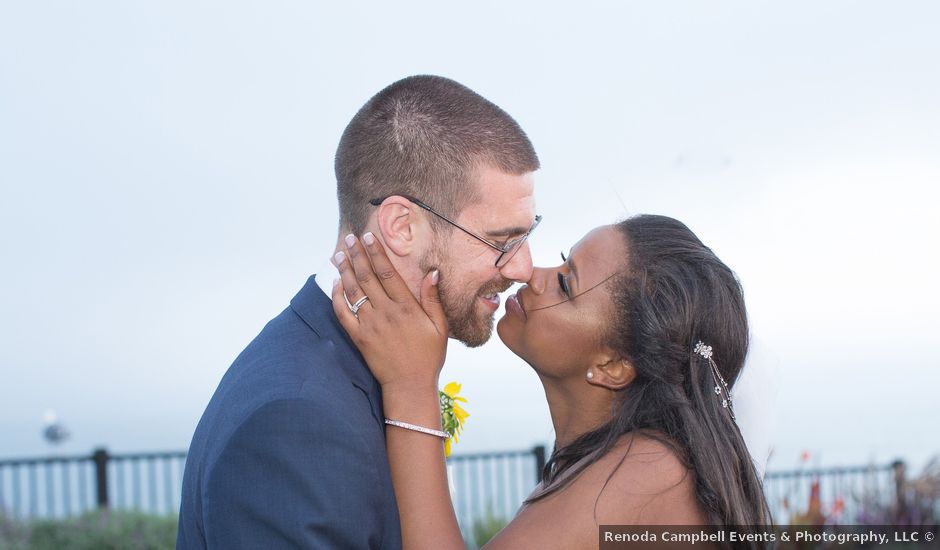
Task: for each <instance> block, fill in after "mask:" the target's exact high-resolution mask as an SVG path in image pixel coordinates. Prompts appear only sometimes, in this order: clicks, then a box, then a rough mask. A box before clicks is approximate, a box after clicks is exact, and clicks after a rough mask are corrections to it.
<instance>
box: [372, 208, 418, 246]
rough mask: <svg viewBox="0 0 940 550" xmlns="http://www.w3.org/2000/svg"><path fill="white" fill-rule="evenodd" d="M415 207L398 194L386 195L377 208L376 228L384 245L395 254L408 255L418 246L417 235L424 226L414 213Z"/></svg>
mask: <svg viewBox="0 0 940 550" xmlns="http://www.w3.org/2000/svg"><path fill="white" fill-rule="evenodd" d="M417 209H418V207H417V206H415V205H414V204H412V203H411V201H409V200H408V199H406V198H404V197H400V196H398V195H392V196H391V197H388V198H387V199H385V200H384V201H382V204H380V205H379V206H378V208H377V212H376V224H377V225H378V230H379V231H380V232H381V233H382V240H383V242H385V246H386V247H387V248H388V249H389V250H390V251H391V252H392V253H394V254H395V255H396V256H408V255H409V254H413V253H414V252H415V251H416V250H417V248H418V243H419V242H420V239H418V238H417V235H418V233H419V232H420V231H422V230H423V229H424V228H423V227H422V222H423V220H422V219H421V217H420V216H416V215H415V212H416V211H417Z"/></svg>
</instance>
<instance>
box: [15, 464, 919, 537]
mask: <svg viewBox="0 0 940 550" xmlns="http://www.w3.org/2000/svg"><path fill="white" fill-rule="evenodd" d="M545 459H546V449H545V447H544V446H537V447H534V448H532V449H530V450H522V451H509V452H492V453H476V454H457V455H454V456H452V457H450V458H449V459H448V461H447V469H448V477H449V479H450V483H451V494H452V495H453V499H454V507H455V510H456V513H457V518H458V520H459V521H460V523H461V526H462V527H463V528H464V532H471V531H472V530H473V527H474V525H475V524H476V523H477V522H479V521H481V520H485V519H487V518H490V519H494V520H499V521H507V520H509V519H511V518H512V517H513V516H514V515H515V513H516V511H517V510H518V509H519V506H520V505H521V504H522V502H523V500H524V499H525V497H526V496H527V495H528V494H529V493H530V492H531V491H532V489H533V488H534V487H535V486H536V485H537V484H538V482H539V481H540V479H541V471H542V468H543V467H544V465H545ZM185 461H186V453H185V452H184V451H179V452H157V453H134V454H111V453H109V452H108V451H107V450H105V449H97V450H95V452H94V453H92V454H91V455H85V456H54V457H43V458H29V459H13V460H0V514H2V515H6V516H7V517H12V518H15V519H27V520H28V519H37V518H63V517H70V516H75V515H79V514H82V513H84V512H87V511H90V510H94V509H103V508H110V509H114V510H139V511H143V512H146V513H150V514H157V515H176V514H177V512H178V510H179V504H180V492H181V487H182V477H183V467H184V464H185ZM904 483H905V480H904V463H903V462H900V461H897V462H895V463H893V464H890V465H878V466H862V467H848V468H824V469H819V468H817V469H799V470H793V471H777V472H769V473H768V474H767V475H766V476H765V478H764V491H765V494H766V496H767V501H768V504H769V506H770V508H771V511H772V512H773V514H774V520H775V522H777V523H778V524H788V523H791V522H794V521H803V522H806V521H814V520H818V519H819V518H818V517H816V518H813V517H809V516H810V515H812V514H817V515H820V514H821V515H822V516H825V517H826V518H827V519H826V521H828V522H835V523H859V522H861V523H870V522H877V521H878V520H885V521H884V522H885V523H890V522H892V521H899V519H898V514H900V513H903V512H904V509H905V502H904V500H903V499H902V498H901V496H902V493H903V489H902V488H903V486H904ZM814 503H815V504H814ZM814 506H816V508H814ZM889 513H890V514H895V516H893V517H891V516H886V515H885V514H889Z"/></svg>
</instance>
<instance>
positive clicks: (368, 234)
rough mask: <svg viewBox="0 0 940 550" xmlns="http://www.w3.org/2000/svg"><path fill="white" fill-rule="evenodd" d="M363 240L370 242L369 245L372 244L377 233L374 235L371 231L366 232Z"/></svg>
mask: <svg viewBox="0 0 940 550" xmlns="http://www.w3.org/2000/svg"><path fill="white" fill-rule="evenodd" d="M362 242H364V243H366V244H368V245H372V243H374V242H375V235H373V234H372V232H371V231H368V232H366V233H365V234H364V235H363V236H362Z"/></svg>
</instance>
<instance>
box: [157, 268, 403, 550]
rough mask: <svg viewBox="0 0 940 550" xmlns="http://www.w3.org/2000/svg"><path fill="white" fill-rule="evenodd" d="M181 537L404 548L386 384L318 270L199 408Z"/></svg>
mask: <svg viewBox="0 0 940 550" xmlns="http://www.w3.org/2000/svg"><path fill="white" fill-rule="evenodd" d="M176 546H177V548H178V549H186V550H189V549H197V548H198V549H203V548H218V549H226V550H229V549H232V550H234V549H241V548H250V549H265V550H268V549H277V548H342V549H355V548H383V549H400V548H401V527H400V525H399V519H398V508H397V505H396V503H395V495H394V492H393V489H392V483H391V477H390V473H389V467H388V455H387V454H386V451H385V430H384V423H383V413H382V396H381V391H380V388H379V385H378V383H377V382H376V380H375V378H373V377H372V374H371V373H370V372H369V369H368V367H367V366H366V365H365V363H364V362H363V359H362V356H361V355H360V354H359V352H358V350H356V348H355V346H354V345H353V344H352V342H351V341H350V340H349V337H348V335H347V334H346V332H345V331H344V330H343V328H342V326H341V325H340V324H339V321H337V320H336V316H335V315H334V314H333V306H332V302H331V301H330V299H329V298H328V297H327V296H326V294H324V293H323V291H322V290H320V287H319V286H317V284H316V282H315V280H314V277H310V279H309V280H308V281H307V284H306V285H304V287H303V289H301V291H300V292H299V293H298V294H297V296H295V297H294V299H293V300H291V303H290V307H288V308H287V309H285V310H284V311H283V312H282V313H281V314H280V315H278V316H277V317H275V318H274V319H272V320H271V321H270V322H269V323H268V324H267V326H265V327H264V329H263V330H262V331H261V333H260V334H259V335H258V336H257V337H256V338H255V339H254V341H252V342H251V344H249V345H248V347H247V348H245V350H244V351H243V352H242V353H241V355H239V356H238V358H237V359H236V360H235V362H234V363H233V364H232V366H231V367H230V368H229V370H228V372H226V373H225V376H224V377H223V378H222V381H221V382H220V383H219V387H218V389H216V392H215V395H213V396H212V400H211V401H210V402H209V406H208V407H207V408H206V411H205V413H203V415H202V419H201V420H200V421H199V425H198V426H197V428H196V433H195V435H193V441H192V445H191V446H190V448H189V456H188V457H187V459H186V469H185V472H184V475H183V496H182V502H181V506H180V521H179V533H178V535H177V542H176Z"/></svg>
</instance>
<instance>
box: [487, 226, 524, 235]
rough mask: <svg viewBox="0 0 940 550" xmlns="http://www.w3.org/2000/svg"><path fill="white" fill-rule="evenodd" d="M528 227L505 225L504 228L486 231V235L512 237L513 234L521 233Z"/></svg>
mask: <svg viewBox="0 0 940 550" xmlns="http://www.w3.org/2000/svg"><path fill="white" fill-rule="evenodd" d="M528 230H529V228H528V227H522V226H516V227H507V228H505V229H494V230H492V231H487V232H486V236H487V237H512V236H513V235H522V234H523V233H525V232H526V231H528Z"/></svg>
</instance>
